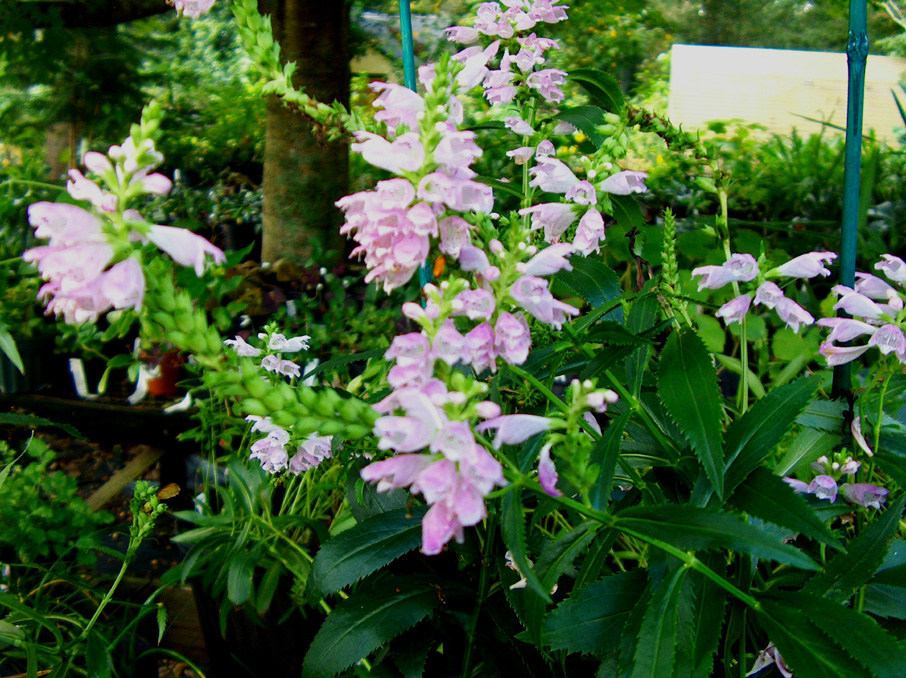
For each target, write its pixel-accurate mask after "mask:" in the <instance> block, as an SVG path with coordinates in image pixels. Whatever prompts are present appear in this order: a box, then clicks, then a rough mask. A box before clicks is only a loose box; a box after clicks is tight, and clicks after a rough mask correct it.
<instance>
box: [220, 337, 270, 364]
mask: <svg viewBox="0 0 906 678" xmlns="http://www.w3.org/2000/svg"><path fill="white" fill-rule="evenodd" d="M223 343H224V344H225V345H226V346H229V347H230V348H232V349H233V350H234V351H236V354H237V355H238V356H239V357H240V358H256V357H257V356H259V355H261V349H260V348H255V347H254V346H252V345H250V344H248V343H247V342H246V341H245V339H243V338H242V337H240V336H239V335H238V334H237V335H236V338H235V339H225V340H224V342H223Z"/></svg>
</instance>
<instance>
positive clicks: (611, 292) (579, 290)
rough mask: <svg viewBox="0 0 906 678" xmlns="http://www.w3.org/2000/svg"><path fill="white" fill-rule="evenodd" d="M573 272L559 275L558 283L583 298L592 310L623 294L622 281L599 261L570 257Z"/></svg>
mask: <svg viewBox="0 0 906 678" xmlns="http://www.w3.org/2000/svg"><path fill="white" fill-rule="evenodd" d="M570 263H571V264H572V266H573V270H571V271H565V270H564V271H560V272H559V273H557V276H556V279H557V281H558V282H561V283H563V284H564V285H566V286H567V287H568V288H569V289H570V290H572V291H573V292H574V293H575V294H577V295H578V296H580V297H582V298H583V299H584V300H585V301H587V302H588V303H589V305H590V306H591V307H592V308H597V307H598V306H601V305H603V304H606V303H607V302H609V301H613V300H614V299H619V298H620V296H621V295H622V294H623V289H622V288H621V287H620V279H619V278H618V277H617V274H616V273H614V272H613V270H612V269H610V268H608V267H607V266H606V265H605V264H604V263H602V262H601V261H598V260H597V259H588V258H586V257H570Z"/></svg>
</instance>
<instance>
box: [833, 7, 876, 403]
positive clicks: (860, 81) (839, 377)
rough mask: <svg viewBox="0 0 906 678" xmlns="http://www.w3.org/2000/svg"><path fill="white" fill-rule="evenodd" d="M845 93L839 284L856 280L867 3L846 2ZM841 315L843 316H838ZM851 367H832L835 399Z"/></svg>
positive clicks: (845, 389)
mask: <svg viewBox="0 0 906 678" xmlns="http://www.w3.org/2000/svg"><path fill="white" fill-rule="evenodd" d="M846 59H847V63H848V65H849V90H848V92H847V99H846V154H845V156H844V165H843V227H842V229H841V236H840V284H841V285H846V286H847V287H852V286H853V285H854V284H855V281H856V246H857V243H858V235H859V183H860V178H861V177H860V174H861V170H862V108H863V102H864V99H865V64H866V62H867V60H868V8H867V0H849V42H848V43H847V45H846ZM841 315H843V314H841ZM851 386H852V371H851V365H850V364H849V363H847V364H846V365H838V366H837V367H835V368H834V388H833V392H834V395H835V396H842V395H846V394H848V393H849V391H850V388H851Z"/></svg>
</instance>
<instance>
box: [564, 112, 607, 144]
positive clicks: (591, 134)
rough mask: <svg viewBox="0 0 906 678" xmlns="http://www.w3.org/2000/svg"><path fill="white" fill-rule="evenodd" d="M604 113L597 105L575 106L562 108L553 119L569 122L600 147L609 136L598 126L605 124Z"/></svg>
mask: <svg viewBox="0 0 906 678" xmlns="http://www.w3.org/2000/svg"><path fill="white" fill-rule="evenodd" d="M604 113H605V111H604V110H603V109H601V108H598V107H597V106H573V107H571V108H565V109H562V110H561V111H560V112H559V113H557V115H555V116H553V119H554V120H563V121H564V122H568V123H569V124H570V125H572V126H573V127H575V128H576V129H578V130H580V131H581V132H582V133H583V134H584V135H585V136H587V137H588V138H589V140H590V141H591V143H593V144H594V145H595V147H596V148H600V146H601V144H602V143H604V140H605V139H606V138H607V137H605V136H604V135H603V134H601V133H600V132H599V131H598V127H599V126H600V125H603V124H604Z"/></svg>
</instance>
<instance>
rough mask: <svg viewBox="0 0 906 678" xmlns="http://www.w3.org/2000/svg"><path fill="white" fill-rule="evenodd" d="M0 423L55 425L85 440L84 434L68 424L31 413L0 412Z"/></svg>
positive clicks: (37, 425) (74, 436)
mask: <svg viewBox="0 0 906 678" xmlns="http://www.w3.org/2000/svg"><path fill="white" fill-rule="evenodd" d="M0 424H6V425H9V426H34V427H35V428H41V427H43V426H55V427H56V428H58V429H60V430H62V431H65V432H66V433H67V434H69V435H71V436H72V437H73V438H78V439H79V440H85V436H83V435H82V434H81V433H79V432H78V430H77V429H75V428H74V427H72V426H69V425H68V424H58V423H56V422H54V421H50V420H49V419H45V418H44V417H36V416H34V415H33V414H17V413H15V412H2V413H0Z"/></svg>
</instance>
